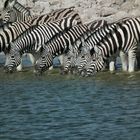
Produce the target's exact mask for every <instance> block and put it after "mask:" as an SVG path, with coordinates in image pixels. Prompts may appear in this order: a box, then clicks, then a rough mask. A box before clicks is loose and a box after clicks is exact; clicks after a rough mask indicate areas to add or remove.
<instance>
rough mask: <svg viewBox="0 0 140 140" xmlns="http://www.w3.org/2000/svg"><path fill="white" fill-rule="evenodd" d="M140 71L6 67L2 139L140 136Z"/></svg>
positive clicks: (0, 83)
mask: <svg viewBox="0 0 140 140" xmlns="http://www.w3.org/2000/svg"><path fill="white" fill-rule="evenodd" d="M139 77H140V72H135V73H134V74H132V75H129V74H126V73H122V72H117V73H115V74H110V73H109V72H102V73H99V74H97V75H96V77H92V78H80V77H78V76H73V75H66V76H62V75H60V74H59V72H58V70H54V71H53V72H49V73H48V74H44V75H43V76H41V77H37V76H35V75H34V74H33V73H32V71H31V70H28V71H26V70H25V71H24V72H20V73H14V74H4V73H3V72H2V70H0V140H139V139H140V86H139V85H140V78H139Z"/></svg>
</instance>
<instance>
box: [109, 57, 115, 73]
mask: <svg viewBox="0 0 140 140" xmlns="http://www.w3.org/2000/svg"><path fill="white" fill-rule="evenodd" d="M116 58H117V56H116V55H114V56H112V57H111V58H110V60H109V71H110V72H113V71H115V69H116Z"/></svg>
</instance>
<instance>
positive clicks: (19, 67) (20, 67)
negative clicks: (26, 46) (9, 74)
mask: <svg viewBox="0 0 140 140" xmlns="http://www.w3.org/2000/svg"><path fill="white" fill-rule="evenodd" d="M16 69H17V71H19V72H20V71H22V59H21V63H20V64H19V65H18V66H17V68H16Z"/></svg>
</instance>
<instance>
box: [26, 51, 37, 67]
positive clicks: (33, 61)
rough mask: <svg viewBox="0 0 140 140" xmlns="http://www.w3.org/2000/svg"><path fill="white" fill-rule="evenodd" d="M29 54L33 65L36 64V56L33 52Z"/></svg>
mask: <svg viewBox="0 0 140 140" xmlns="http://www.w3.org/2000/svg"><path fill="white" fill-rule="evenodd" d="M28 56H29V59H30V61H31V63H32V65H33V66H34V65H35V62H36V61H35V58H34V56H33V55H32V54H31V53H28Z"/></svg>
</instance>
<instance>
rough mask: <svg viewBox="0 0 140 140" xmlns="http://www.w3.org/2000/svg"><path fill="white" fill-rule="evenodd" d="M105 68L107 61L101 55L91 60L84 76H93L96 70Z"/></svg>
mask: <svg viewBox="0 0 140 140" xmlns="http://www.w3.org/2000/svg"><path fill="white" fill-rule="evenodd" d="M104 68H105V61H104V59H103V57H101V56H99V57H98V58H96V60H91V61H90V62H89V63H88V64H87V65H86V66H85V69H86V72H85V73H84V75H82V76H86V77H87V76H93V75H95V74H96V72H98V71H101V70H103V69H104Z"/></svg>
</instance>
